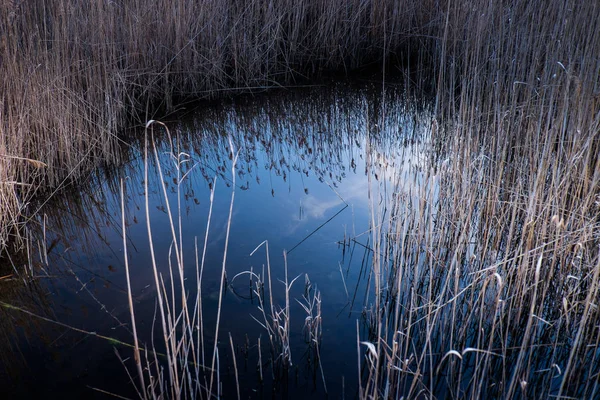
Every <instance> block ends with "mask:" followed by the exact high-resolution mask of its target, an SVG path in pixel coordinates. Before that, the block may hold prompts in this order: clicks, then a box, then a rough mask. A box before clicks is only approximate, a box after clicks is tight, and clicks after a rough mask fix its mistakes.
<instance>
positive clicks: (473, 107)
mask: <svg viewBox="0 0 600 400" xmlns="http://www.w3.org/2000/svg"><path fill="white" fill-rule="evenodd" d="M0 7H1V8H0V76H2V80H1V81H0V85H1V87H0V93H1V94H0V96H1V97H0V183H1V184H2V187H1V188H0V194H1V195H2V202H1V203H0V226H2V227H5V228H4V229H3V230H2V233H1V236H0V239H1V240H2V243H1V244H2V247H4V245H5V244H6V243H7V242H8V241H9V235H10V234H16V233H17V232H18V230H14V229H13V230H11V229H9V228H8V227H10V226H15V225H18V224H19V223H23V221H24V219H23V216H27V215H28V214H30V213H31V212H32V211H34V210H29V209H28V208H27V204H28V201H29V200H30V199H31V198H32V196H34V195H36V193H41V192H43V191H45V190H46V189H45V187H56V186H58V185H59V184H60V183H61V182H63V181H64V180H65V179H77V177H78V176H79V175H80V174H81V173H83V172H85V171H86V170H89V169H91V168H94V167H95V166H96V165H98V163H100V162H104V161H106V160H111V158H113V157H115V155H116V154H118V152H116V151H114V148H115V146H116V145H117V135H118V133H119V129H121V128H122V127H123V126H124V125H125V123H126V122H127V121H137V120H143V119H144V118H145V117H146V115H147V114H146V112H147V111H148V112H150V113H151V112H152V111H153V110H154V109H156V108H158V107H167V108H169V107H171V106H172V105H173V104H175V103H176V102H177V101H178V100H181V99H184V98H189V97H202V96H214V95H217V94H219V93H221V92H223V91H228V90H229V89H231V88H243V89H251V88H258V87H270V86H275V85H279V84H289V83H290V82H293V81H294V79H297V78H298V77H311V76H314V75H315V74H316V73H318V72H319V71H321V70H350V69H353V68H356V67H359V66H362V65H366V64H368V63H370V62H374V61H375V62H381V61H382V60H383V59H384V58H387V59H393V60H396V61H397V60H403V61H406V60H409V58H410V57H413V58H416V59H412V60H409V61H406V65H409V66H411V68H413V71H412V72H413V73H414V72H415V71H414V69H415V65H416V66H417V68H416V69H417V74H416V76H417V77H418V79H416V80H415V81H409V80H407V83H408V84H409V87H410V90H411V91H417V92H418V90H419V89H420V85H421V84H422V83H423V82H434V85H435V86H436V87H437V97H436V108H435V112H436V123H435V124H434V125H433V126H432V133H431V135H432V141H433V144H434V146H435V152H434V153H435V154H440V155H441V157H440V159H439V160H437V162H436V168H438V171H437V173H436V175H431V176H430V179H431V182H432V183H431V185H428V186H425V188H426V189H428V190H425V189H424V191H423V192H422V193H420V199H421V200H420V203H419V204H418V206H417V205H415V207H414V208H413V209H412V210H413V211H414V210H415V209H416V210H418V212H409V211H410V210H409V209H408V207H409V205H408V204H407V203H406V202H405V201H403V200H404V198H403V197H402V196H401V194H402V189H403V188H402V187H401V184H399V186H398V188H397V191H398V193H399V194H400V196H399V197H398V201H397V202H396V203H394V204H390V205H388V206H387V207H388V209H387V212H385V213H384V212H378V210H377V209H376V207H375V206H374V212H373V227H374V228H373V231H372V235H373V237H372V239H373V240H372V242H373V243H374V253H373V254H374V255H375V257H374V259H373V276H374V280H373V282H374V286H375V287H374V289H375V292H374V293H376V297H375V298H374V302H373V307H372V309H371V310H370V311H368V312H367V313H366V314H370V316H369V318H368V321H369V322H370V324H371V334H370V337H368V338H361V340H366V341H369V342H370V343H373V346H372V347H368V351H367V360H366V361H365V362H366V365H367V367H368V368H367V373H366V374H363V376H362V388H361V397H364V398H377V397H392V398H398V397H400V396H405V397H408V398H414V397H418V396H428V397H429V396H433V395H434V394H438V395H439V394H440V393H444V394H445V395H447V396H448V397H450V396H453V397H456V398H462V397H469V398H480V397H484V396H485V397H504V398H514V397H516V396H523V397H532V398H540V397H547V396H548V395H553V396H558V397H560V396H572V397H582V398H593V397H595V396H598V394H599V392H600V387H599V379H600V378H599V377H600V361H599V360H598V358H599V357H600V355H599V354H600V353H599V349H598V345H599V343H598V338H599V337H600V332H599V330H598V329H599V328H598V324H597V321H598V320H600V315H599V311H598V305H597V303H598V294H599V291H600V258H599V252H600V250H599V242H600V233H599V232H600V190H599V187H600V160H599V157H598V153H599V152H600V25H599V24H600V22H599V21H600V6H598V5H597V4H596V2H593V1H580V2H565V1H559V0H551V1H546V2H542V1H538V2H524V1H523V2H519V1H516V0H512V1H511V0H508V1H497V2H484V1H472V2H467V1H464V2H460V1H459V2H447V1H439V2H434V1H424V2H422V1H416V0H406V1H397V2H390V1H383V0H381V1H379V0H373V1H363V0H348V1H341V0H339V1H326V0H314V1H312V2H309V1H286V0H279V1H263V0H254V1H251V2H237V1H227V0H213V1H203V2H193V1H187V0H179V1H173V2H167V1H164V2H160V1H148V2H141V1H135V0H131V1H123V2H116V1H96V2H93V3H90V2H83V1H72V2H67V1H64V0H48V1H31V2H27V4H25V2H19V1H13V2H4V3H3V5H2V6H0ZM384 64H385V63H382V65H384ZM407 76H411V77H412V76H414V75H413V74H410V75H407ZM40 183H43V184H44V185H48V186H41V185H40ZM433 188H436V189H435V190H434V189H433ZM379 211H381V210H379ZM383 216H385V217H386V218H388V219H389V223H388V224H382V223H381V222H383V221H381V220H380V219H382V218H383ZM381 226H389V231H387V230H386V231H382V230H381V229H378V228H376V227H381ZM174 241H175V242H176V240H175V239H174ZM415 249H418V251H415ZM363 349H364V348H363ZM371 349H372V350H371ZM173 373H174V372H173ZM142 384H143V383H142ZM210 392H211V389H209V390H208V391H207V393H210Z"/></svg>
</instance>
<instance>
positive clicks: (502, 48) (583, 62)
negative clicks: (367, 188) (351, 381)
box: [358, 2, 600, 399]
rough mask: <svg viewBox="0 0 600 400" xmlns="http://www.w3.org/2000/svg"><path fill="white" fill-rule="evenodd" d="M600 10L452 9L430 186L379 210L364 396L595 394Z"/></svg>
mask: <svg viewBox="0 0 600 400" xmlns="http://www.w3.org/2000/svg"><path fill="white" fill-rule="evenodd" d="M467 7H468V8H469V9H468V10H467ZM599 12H600V10H599V9H598V7H597V5H595V4H591V3H586V4H584V3H578V4H567V3H562V2H544V3H536V2H529V3H517V2H495V3H488V4H483V2H475V3H469V5H468V6H467V4H466V3H464V4H462V3H458V2H457V3H454V4H448V8H447V13H446V14H445V15H446V19H447V24H446V29H445V31H444V35H443V37H444V41H443V45H442V52H441V53H440V62H441V64H442V65H443V67H441V68H440V69H439V71H438V77H437V84H438V90H437V98H436V120H435V121H434V123H433V125H432V146H433V149H435V151H434V152H433V153H432V154H433V155H432V157H431V161H432V163H431V170H430V171H428V172H427V171H426V172H423V179H424V180H425V181H426V182H427V184H426V185H423V186H422V189H421V191H420V192H419V193H418V198H417V200H415V199H414V198H412V197H411V196H410V192H409V190H408V189H407V188H405V187H404V186H403V184H402V182H398V183H397V185H396V188H395V196H396V197H395V199H393V200H392V201H390V202H389V203H387V204H385V205H383V206H381V205H378V204H376V203H374V204H373V205H372V207H373V218H372V230H371V233H372V237H371V241H372V243H373V266H372V273H373V275H374V280H373V282H374V283H373V289H374V293H375V295H374V296H373V298H372V302H371V306H370V308H369V309H368V310H366V318H365V320H366V323H367V325H368V326H369V329H368V331H367V332H365V333H362V334H361V337H360V341H359V343H358V345H359V355H360V354H363V353H365V354H366V359H365V360H364V362H363V367H364V370H363V375H362V379H361V380H362V385H361V397H362V398H511V399H512V398H595V397H597V396H598V395H599V391H600V385H599V383H600V381H599V377H600V362H599V359H598V357H599V356H600V348H599V343H598V324H597V321H598V319H599V318H600V315H598V308H597V299H598V295H599V293H600V291H599V290H600V287H599V284H600V282H599V278H600V242H599V232H600V208H599V205H600V203H599V199H600V197H599V196H600V189H599V188H600V158H599V157H598V154H599V150H600V148H599V144H600V108H599V103H598V94H599V93H600V92H599V91H598V90H599V89H600V81H599V79H600V75H599V73H598V72H599V67H600V58H599V57H598V54H600V29H598V17H599ZM371 170H372V171H371V173H374V171H376V169H375V166H374V165H372V166H371ZM376 190H377V188H376V187H374V188H373V191H376Z"/></svg>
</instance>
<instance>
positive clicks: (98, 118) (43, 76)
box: [0, 0, 435, 248]
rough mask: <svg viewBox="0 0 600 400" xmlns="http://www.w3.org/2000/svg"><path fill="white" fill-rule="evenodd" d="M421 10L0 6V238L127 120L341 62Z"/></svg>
mask: <svg viewBox="0 0 600 400" xmlns="http://www.w3.org/2000/svg"><path fill="white" fill-rule="evenodd" d="M415 4H416V3H415ZM431 18H435V17H434V16H433V14H430V13H429V11H427V10H422V9H421V8H419V7H414V6H413V7H402V5H401V4H396V5H394V6H393V7H392V6H389V5H387V2H385V1H383V0H378V1H374V2H365V1H362V0H354V1H341V0H338V1H329V0H327V1H325V0H318V1H312V2H307V1H302V2H296V1H290V0H277V1H264V0H253V1H251V2H246V3H243V4H242V3H240V2H237V1H231V0H215V1H192V0H182V1H176V2H170V1H160V0H153V1H139V0H128V1H124V2H114V1H98V2H93V3H89V2H85V1H74V2H73V1H66V0H49V1H48V0H34V1H28V2H25V1H20V0H11V1H5V2H3V3H2V5H0V76H2V79H1V81H0V93H1V95H0V139H1V140H0V182H1V185H2V186H1V188H0V189H1V190H0V194H1V195H2V202H1V203H0V204H1V207H2V209H1V210H0V218H1V219H0V226H2V227H12V228H11V229H7V228H5V229H2V232H1V235H0V239H1V242H0V245H2V246H1V247H2V248H4V247H5V246H6V245H7V244H8V243H9V242H11V243H13V244H16V245H17V247H18V245H19V244H20V242H19V241H18V240H16V239H18V237H19V234H20V233H22V229H23V225H24V224H25V222H27V218H30V217H31V215H32V214H33V213H34V212H35V210H31V209H29V207H28V203H29V201H30V200H31V199H32V198H33V197H36V196H38V197H39V196H48V195H50V194H52V193H53V190H54V188H56V187H59V186H61V185H64V184H66V183H68V182H72V181H75V182H76V181H78V180H79V179H80V178H81V177H82V176H84V175H85V173H87V172H88V171H90V170H91V169H93V168H95V167H97V166H98V165H101V164H103V163H111V162H119V161H120V160H119V159H118V157H119V152H118V151H117V146H118V145H119V144H120V139H119V136H122V134H123V128H125V127H126V126H128V125H131V124H143V123H144V122H145V121H147V120H149V119H151V118H153V117H154V115H155V113H156V112H159V110H169V109H172V108H173V107H174V106H175V105H176V103H180V102H182V101H185V100H186V99H190V98H192V99H197V98H201V97H215V96H220V95H222V94H228V93H231V92H232V91H249V90H253V89H254V90H264V89H266V88H270V87H278V86H281V85H290V84H294V83H295V82H296V80H298V79H300V80H302V79H305V78H307V77H309V76H315V75H317V74H319V73H320V71H322V70H345V71H350V70H352V69H355V68H357V67H360V66H363V65H365V64H367V63H369V62H373V61H377V60H378V59H380V58H381V57H382V55H383V54H384V52H385V53H386V54H387V53H390V54H392V53H393V51H394V50H397V49H399V48H400V47H407V46H408V45H409V42H410V41H411V36H407V35H405V33H407V32H416V31H427V30H428V29H429V28H423V29H421V28H419V27H427V26H428V23H429V22H430V20H431ZM382 32H385V35H382V34H381V33H382ZM40 166H44V167H43V168H42V169H43V171H38V170H39V169H40V168H39V167H40Z"/></svg>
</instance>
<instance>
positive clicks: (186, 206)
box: [2, 85, 431, 398]
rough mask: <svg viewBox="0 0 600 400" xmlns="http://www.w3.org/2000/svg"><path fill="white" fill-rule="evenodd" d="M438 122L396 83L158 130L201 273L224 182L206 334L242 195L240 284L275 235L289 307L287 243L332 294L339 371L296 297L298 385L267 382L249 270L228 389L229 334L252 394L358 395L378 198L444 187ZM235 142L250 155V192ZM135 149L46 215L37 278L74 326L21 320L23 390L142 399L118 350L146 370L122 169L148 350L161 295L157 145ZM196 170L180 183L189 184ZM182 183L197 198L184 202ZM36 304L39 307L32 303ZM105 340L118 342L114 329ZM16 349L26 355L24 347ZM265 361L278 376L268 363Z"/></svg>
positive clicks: (227, 318)
mask: <svg viewBox="0 0 600 400" xmlns="http://www.w3.org/2000/svg"><path fill="white" fill-rule="evenodd" d="M429 121H430V117H429V114H428V112H427V110H426V108H425V107H418V106H417V105H416V104H415V103H406V102H404V101H403V99H402V93H401V92H399V91H397V90H395V89H394V88H393V87H390V88H388V89H387V92H386V94H385V96H384V95H382V93H381V89H380V86H377V87H372V86H369V85H366V86H364V85H363V86H361V87H350V86H346V85H337V86H335V87H328V88H312V89H304V90H298V91H294V92H290V93H278V94H270V95H268V96H259V97H256V98H251V97H248V98H242V99H237V100H236V101H229V102H224V103H221V104H218V105H205V106H201V107H200V108H199V109H195V110H193V111H190V112H189V113H188V114H187V115H184V116H183V117H182V118H181V119H178V120H176V121H171V122H168V121H165V122H166V124H167V126H168V127H169V131H170V137H168V136H166V135H164V134H162V133H161V134H159V130H158V129H156V128H155V129H154V132H155V134H156V135H157V138H156V141H157V145H158V147H159V159H160V161H159V163H160V166H161V168H162V173H163V174H164V175H163V183H164V184H165V186H166V188H167V192H168V200H169V204H170V206H171V207H172V208H174V209H172V210H171V211H173V212H175V213H177V212H179V214H180V215H181V220H180V224H181V225H180V229H181V232H182V237H183V238H184V239H183V243H182V245H183V249H184V252H183V258H184V260H186V266H187V267H186V268H189V269H190V272H189V273H188V274H187V276H194V275H195V272H194V271H195V262H194V260H195V251H194V249H195V238H196V237H198V242H200V243H201V242H202V238H203V237H204V233H205V226H206V223H207V218H208V206H209V197H210V191H211V189H214V196H215V201H214V205H213V217H212V221H211V228H210V235H209V241H208V246H207V254H206V264H205V265H206V267H205V271H204V276H203V280H202V291H203V299H204V300H203V302H204V307H205V320H204V326H205V327H211V328H205V339H206V340H208V342H209V343H212V341H213V340H214V338H213V337H212V336H214V328H212V327H213V326H214V323H215V321H216V315H215V314H216V310H215V307H216V305H217V301H218V297H219V279H220V270H221V268H220V267H221V262H222V254H223V248H224V242H225V236H226V225H227V217H228V213H229V201H230V195H231V191H232V189H235V192H236V194H235V196H236V197H235V202H234V207H233V214H232V215H233V217H232V227H231V234H230V244H229V251H228V257H227V277H228V278H229V280H230V282H229V283H231V280H232V278H233V277H235V276H246V275H238V274H240V273H244V272H245V271H250V270H252V271H255V272H256V271H260V270H262V269H263V268H264V267H263V265H264V263H265V260H264V252H263V253H261V255H258V254H254V255H252V256H251V253H252V252H253V250H254V249H255V248H256V247H257V246H258V245H259V244H260V243H261V242H263V241H265V240H267V241H268V243H269V247H270V253H271V265H272V268H273V275H274V277H273V280H274V282H275V283H274V286H273V300H274V302H275V303H277V304H283V302H284V301H285V291H284V286H283V285H282V284H280V283H279V280H282V279H283V276H284V273H283V257H282V254H283V251H284V249H287V250H291V251H290V252H289V254H288V259H287V262H288V268H289V276H290V277H297V276H305V275H306V276H307V278H306V279H307V282H310V285H311V287H313V288H318V289H319V291H320V293H321V300H322V302H321V317H322V336H321V346H320V355H321V359H320V361H321V364H322V370H323V375H324V378H322V377H321V375H320V371H319V370H318V368H317V366H316V363H315V360H314V357H311V355H310V353H309V351H308V349H309V346H307V343H306V340H305V339H306V331H304V330H303V327H304V326H305V320H306V313H305V311H304V309H303V308H302V306H301V305H300V304H297V303H293V304H292V307H291V330H290V332H291V339H290V340H291V342H290V345H291V355H292V362H293V367H292V369H291V370H290V374H289V376H288V378H287V379H286V382H280V381H279V380H277V379H275V380H274V379H273V377H274V375H273V372H266V373H265V380H264V382H260V379H258V373H257V363H258V362H259V360H261V358H259V355H258V349H257V340H258V338H260V337H263V344H264V343H266V340H265V339H264V336H265V334H266V331H265V330H264V328H263V327H261V326H260V324H258V323H257V322H256V321H255V319H254V318H256V317H257V316H258V315H259V310H258V304H257V301H256V297H255V296H253V294H252V291H251V289H250V287H249V285H250V284H251V282H250V283H243V282H242V280H245V279H247V278H246V277H244V278H236V279H235V280H234V281H233V283H234V284H233V285H231V286H230V287H229V289H232V290H227V291H226V293H225V301H224V304H223V308H222V311H221V312H222V316H221V320H220V336H222V337H220V338H219V340H220V344H219V346H220V348H221V350H220V351H221V353H220V354H221V355H220V357H221V369H222V372H221V380H222V381H223V391H224V394H225V397H229V396H227V394H229V395H234V394H235V377H234V374H233V370H232V366H231V349H230V347H229V341H228V340H229V339H228V335H229V333H231V335H232V338H233V343H234V344H235V349H236V357H237V361H238V367H239V368H238V369H239V370H240V371H239V372H240V378H239V379H240V381H241V383H242V385H241V390H242V397H261V396H266V397H270V396H271V394H270V393H272V391H275V393H278V395H284V396H289V397H296V398H305V397H306V396H307V395H309V394H311V393H312V394H317V395H323V394H324V390H325V385H324V383H323V380H324V381H325V382H326V388H327V391H328V393H329V395H332V396H334V397H340V396H342V395H346V396H349V397H355V395H356V390H357V388H356V387H357V379H358V373H357V365H356V341H357V337H356V320H357V319H360V318H361V315H362V313H363V310H365V309H367V308H368V307H370V302H371V301H372V300H371V297H370V296H372V293H371V294H370V293H369V291H368V290H367V288H368V287H370V284H371V283H370V280H371V279H372V275H371V273H370V272H369V271H370V267H369V262H370V258H371V257H372V253H371V251H370V250H369V249H370V248H371V247H370V246H371V244H370V243H369V239H368V238H369V237H370V234H369V233H368V232H369V229H370V227H371V226H372V221H373V220H377V221H379V220H384V219H385V218H383V217H382V215H377V216H375V215H373V214H372V213H371V208H372V207H371V206H373V205H380V204H388V203H390V201H393V198H394V196H398V195H399V194H402V196H403V198H404V199H405V200H406V199H409V200H410V199H412V201H414V203H415V204H418V196H417V194H416V193H418V192H419V191H420V190H421V189H417V187H419V186H422V185H430V184H431V183H430V182H428V181H425V180H424V178H423V177H424V174H423V171H424V170H426V167H427V157H428V155H427V154H426V153H424V150H423V148H424V146H423V144H424V143H425V142H426V141H427V140H428V136H427V128H428V127H429ZM161 132H162V131H161ZM158 136H160V137H158ZM229 139H231V142H232V144H233V148H234V149H236V152H239V153H238V159H237V163H236V165H235V187H232V186H233V185H234V182H233V179H232V175H231V172H230V171H231V166H232V158H233V154H232V153H231V149H230V143H229ZM124 152H125V155H124V158H125V159H128V160H129V161H128V162H127V163H126V164H125V165H123V166H121V167H120V168H119V169H118V170H114V169H107V170H104V171H102V172H99V176H97V177H94V178H91V179H90V182H87V183H86V184H84V185H83V187H82V188H81V190H80V191H77V193H65V194H64V196H61V197H60V198H59V199H56V200H52V201H51V204H50V203H49V204H47V205H46V207H45V208H44V213H43V214H42V215H43V218H40V221H39V225H40V226H41V227H43V235H44V240H43V245H40V248H39V251H38V254H40V255H41V256H40V257H39V262H38V264H37V265H38V267H37V268H36V270H35V275H36V276H38V277H40V278H39V279H38V280H37V283H38V284H39V285H40V286H41V287H42V289H41V291H42V293H43V294H41V295H40V296H39V298H40V299H44V301H47V302H48V304H49V305H48V308H49V310H47V311H46V312H44V313H43V314H44V315H43V316H44V317H49V318H50V319H52V320H54V321H59V322H60V323H61V324H64V325H62V326H57V325H52V324H51V323H49V322H45V321H42V320H39V323H36V326H35V327H26V326H25V325H22V324H21V323H18V325H19V326H22V327H23V328H21V329H22V330H21V331H20V332H14V333H10V336H11V340H10V341H11V342H14V341H17V342H18V343H19V348H18V351H20V352H21V353H22V355H21V357H22V358H23V359H25V360H26V361H27V362H26V363H25V364H26V366H24V367H19V371H18V372H17V374H18V375H19V377H18V379H19V384H17V385H13V386H12V389H11V390H12V391H13V392H12V394H14V395H15V396H35V395H39V394H42V393H48V392H51V393H54V394H55V395H57V396H63V397H64V396H76V397H81V396H85V397H89V396H93V395H98V396H100V395H101V392H100V391H99V390H103V391H109V392H113V393H119V394H122V395H125V396H130V397H134V396H136V394H135V392H134V391H133V385H132V384H131V383H130V382H129V379H128V377H127V374H126V372H125V369H124V367H123V366H122V365H121V362H120V361H119V358H117V356H115V354H114V352H113V347H115V348H116V350H117V351H118V352H119V353H120V355H121V357H123V358H124V359H125V360H124V364H125V365H126V366H128V367H130V369H131V371H134V369H132V368H131V367H132V364H131V360H127V358H128V357H129V356H131V350H130V349H129V348H127V347H124V346H123V345H121V344H119V343H118V342H116V341H121V342H124V343H132V341H133V340H132V335H131V332H130V324H129V322H130V321H129V314H128V313H129V311H128V308H127V295H126V282H125V273H124V263H123V244H122V238H121V226H120V225H121V224H120V214H121V210H120V198H119V190H118V186H119V179H120V178H126V180H125V182H126V216H127V241H128V252H129V254H130V269H131V274H132V289H133V290H132V291H133V296H134V302H135V306H136V317H137V319H138V327H137V329H138V335H139V336H140V339H141V341H142V342H143V343H151V342H152V337H151V336H152V335H151V332H152V329H153V321H154V320H155V313H156V301H155V292H154V283H153V277H152V272H151V264H152V263H151V259H150V256H149V254H150V249H149V244H148V236H147V231H146V217H145V205H144V187H145V182H144V181H143V180H144V163H143V153H142V150H141V148H140V147H139V145H138V146H135V145H134V146H133V147H131V148H126V149H124ZM174 155H179V158H177V157H174ZM150 168H151V172H150V177H149V182H148V187H149V188H150V189H149V190H150V193H149V202H150V204H149V207H150V209H151V210H152V211H153V213H152V215H151V220H152V229H153V235H154V249H155V251H156V253H157V254H158V260H159V266H158V268H159V271H161V272H162V273H163V278H164V280H165V285H167V286H168V285H170V284H171V283H170V282H172V280H171V278H170V277H169V273H168V271H169V269H168V266H169V265H168V262H169V259H170V258H169V254H170V252H172V251H173V249H172V243H171V240H172V236H171V227H170V224H169V220H168V216H167V213H168V211H169V210H168V208H167V206H168V204H167V202H166V201H165V199H164V196H163V195H162V189H160V185H159V183H160V179H161V178H160V177H159V174H158V173H157V165H156V164H155V163H152V165H151V166H150ZM367 171H369V172H370V173H367ZM178 174H179V175H178ZM183 175H185V179H184V180H183V182H182V184H181V186H180V187H179V188H178V186H177V183H178V182H179V179H178V177H179V176H183ZM215 177H216V180H215ZM214 182H216V184H215V183H214ZM213 185H214V187H213ZM178 189H179V190H180V192H181V193H182V196H181V203H180V204H178V199H177V191H178ZM390 204H391V203H390ZM415 209H416V210H418V206H415ZM374 212H375V211H374ZM386 212H389V211H387V210H386V208H385V207H383V208H378V209H377V213H378V214H379V213H386ZM178 224H179V223H178ZM177 228H179V226H178V227H177ZM378 229H382V230H386V229H388V227H381V226H380V227H379V228H378ZM350 238H352V240H350ZM46 255H47V257H46ZM46 258H47V260H46ZM41 277H45V278H44V279H42V278H41ZM304 281H305V279H304V278H303V279H301V280H299V281H298V282H299V283H296V284H295V286H293V287H292V290H291V294H290V296H292V298H295V299H298V300H299V301H300V302H304V304H306V301H305V300H306V299H304V300H302V296H303V295H304V294H305V293H304V291H305V288H306V287H307V284H303V282H304ZM187 285H188V286H189V287H188V289H189V290H190V293H193V291H195V286H194V285H195V284H194V283H193V282H191V281H190V282H188V283H187ZM192 297H193V294H192ZM21 308H23V309H27V310H33V309H32V307H31V306H30V305H28V304H24V305H22V307H21ZM7 313H9V314H10V315H11V316H12V318H13V321H14V318H19V317H18V316H19V315H20V314H19V311H10V312H7ZM36 314H42V312H41V311H39V312H38V313H36ZM40 316H42V315H40ZM20 318H23V316H22V315H21V317H20ZM25 319H26V320H31V319H30V318H25ZM33 319H34V320H35V318H33ZM16 322H18V321H16ZM65 326H71V327H74V328H77V329H78V330H73V329H69V328H66V327H65ZM28 332H31V334H33V335H35V336H36V337H47V339H46V340H45V341H44V342H45V345H44V346H31V344H30V343H29V342H28V341H27V337H28ZM100 335H101V336H104V337H108V338H112V339H114V340H115V341H108V340H104V339H101V338H98V337H97V336H100ZM10 352H11V354H16V353H17V351H16V350H14V349H13V350H10ZM266 359H267V360H268V357H267V358H266ZM261 361H263V362H266V361H265V360H261ZM4 364H5V365H6V366H8V365H9V364H10V363H6V362H5V363H4ZM265 368H266V371H268V365H265ZM2 379H3V380H5V379H4V375H3V376H2ZM6 379H8V378H6ZM33 382H35V383H36V384H35V385H32V383H33ZM94 389H95V390H94Z"/></svg>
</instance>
